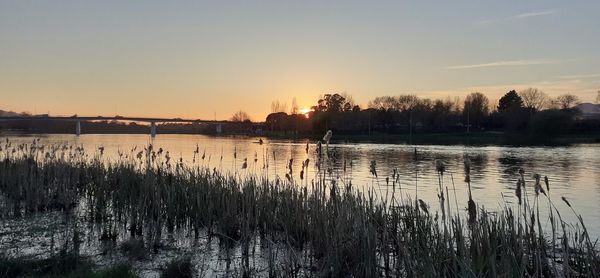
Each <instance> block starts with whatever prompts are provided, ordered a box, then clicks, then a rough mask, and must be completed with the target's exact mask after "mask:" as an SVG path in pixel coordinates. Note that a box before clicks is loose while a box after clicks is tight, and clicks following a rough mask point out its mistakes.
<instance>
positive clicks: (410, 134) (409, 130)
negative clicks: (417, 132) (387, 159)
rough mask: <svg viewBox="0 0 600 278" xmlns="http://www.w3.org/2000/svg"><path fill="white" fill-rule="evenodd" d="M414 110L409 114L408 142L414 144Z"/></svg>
mask: <svg viewBox="0 0 600 278" xmlns="http://www.w3.org/2000/svg"><path fill="white" fill-rule="evenodd" d="M412 114H413V111H412V108H411V109H410V112H409V113H408V141H409V142H410V143H411V144H412Z"/></svg>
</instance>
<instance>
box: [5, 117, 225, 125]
mask: <svg viewBox="0 0 600 278" xmlns="http://www.w3.org/2000/svg"><path fill="white" fill-rule="evenodd" d="M0 121H72V122H76V121H131V122H148V123H207V124H209V123H215V124H222V123H229V121H214V120H200V119H195V120H194V119H180V118H173V119H169V118H146V117H121V116H115V117H102V116H96V117H60V116H57V117H36V116H32V117H0Z"/></svg>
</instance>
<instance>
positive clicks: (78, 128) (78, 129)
mask: <svg viewBox="0 0 600 278" xmlns="http://www.w3.org/2000/svg"><path fill="white" fill-rule="evenodd" d="M75 135H77V136H79V135H81V121H77V122H75Z"/></svg>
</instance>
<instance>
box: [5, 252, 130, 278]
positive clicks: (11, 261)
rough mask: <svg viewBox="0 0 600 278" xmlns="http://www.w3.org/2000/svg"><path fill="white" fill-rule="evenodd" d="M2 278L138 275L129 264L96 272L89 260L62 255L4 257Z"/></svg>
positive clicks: (116, 276) (123, 276) (69, 254)
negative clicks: (38, 257)
mask: <svg viewBox="0 0 600 278" xmlns="http://www.w3.org/2000/svg"><path fill="white" fill-rule="evenodd" d="M0 277H7V278H8V277H11V278H12V277H72V278H75V277H89V278H135V277H138V275H137V274H136V273H135V272H134V271H133V270H132V268H131V266H130V265H127V264H117V265H114V266H110V267H107V268H103V269H99V270H94V265H93V264H92V263H90V262H89V261H88V260H87V259H85V258H82V257H80V256H78V255H76V254H72V253H68V254H67V253H62V254H56V255H55V256H52V257H49V258H46V259H23V258H5V257H2V258H0Z"/></svg>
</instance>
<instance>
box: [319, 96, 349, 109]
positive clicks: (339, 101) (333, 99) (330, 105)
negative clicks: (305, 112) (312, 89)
mask: <svg viewBox="0 0 600 278" xmlns="http://www.w3.org/2000/svg"><path fill="white" fill-rule="evenodd" d="M347 106H348V102H347V101H346V98H345V97H344V96H342V95H340V94H325V95H324V96H323V97H322V98H321V99H319V101H318V102H317V105H316V106H313V107H312V109H313V110H314V111H320V112H342V111H344V109H345V108H346V107H347ZM350 108H352V106H350Z"/></svg>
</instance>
